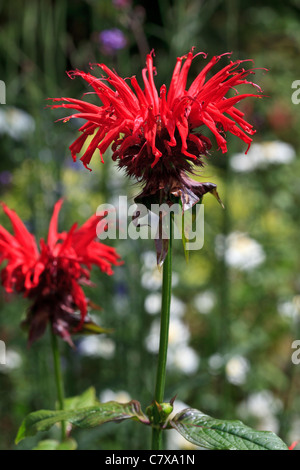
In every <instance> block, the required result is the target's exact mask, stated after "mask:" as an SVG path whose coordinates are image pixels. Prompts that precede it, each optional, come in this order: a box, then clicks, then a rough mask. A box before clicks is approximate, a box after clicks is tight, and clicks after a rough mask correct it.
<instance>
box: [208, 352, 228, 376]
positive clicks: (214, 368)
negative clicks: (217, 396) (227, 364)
mask: <svg viewBox="0 0 300 470" xmlns="http://www.w3.org/2000/svg"><path fill="white" fill-rule="evenodd" d="M208 365H209V368H210V369H211V372H212V373H214V372H218V371H219V370H220V369H221V367H223V365H224V357H223V356H221V354H219V353H215V354H213V355H212V356H210V358H209V359H208Z"/></svg>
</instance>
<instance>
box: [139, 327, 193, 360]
mask: <svg viewBox="0 0 300 470" xmlns="http://www.w3.org/2000/svg"><path fill="white" fill-rule="evenodd" d="M159 333H160V321H159V320H154V321H153V323H152V325H151V328H150V332H149V334H148V336H147V337H146V340H145V341H146V344H145V345H146V349H147V350H148V351H149V352H151V353H154V354H156V353H157V352H158V349H159ZM189 339H190V332H189V329H188V327H187V325H186V324H185V323H183V322H182V321H181V320H180V319H179V318H173V319H171V320H170V328H169V348H170V349H171V348H175V347H178V346H179V345H180V344H186V342H187V341H188V340H189Z"/></svg>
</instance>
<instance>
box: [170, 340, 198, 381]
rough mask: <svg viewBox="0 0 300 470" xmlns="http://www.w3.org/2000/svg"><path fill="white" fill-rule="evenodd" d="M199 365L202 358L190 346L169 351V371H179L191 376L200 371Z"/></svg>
mask: <svg viewBox="0 0 300 470" xmlns="http://www.w3.org/2000/svg"><path fill="white" fill-rule="evenodd" d="M199 364H200V357H199V355H198V354H197V353H196V351H195V350H194V349H193V348H191V347H190V346H187V345H183V346H179V347H177V348H174V350H172V349H170V350H169V353H168V359H167V367H168V368H169V369H177V370H180V371H181V372H184V373H185V374H187V375H190V374H194V373H195V372H196V371H197V370H198V367H199Z"/></svg>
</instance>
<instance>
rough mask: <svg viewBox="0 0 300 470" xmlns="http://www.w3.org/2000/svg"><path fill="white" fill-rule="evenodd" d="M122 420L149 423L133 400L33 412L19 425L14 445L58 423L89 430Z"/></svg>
mask: <svg viewBox="0 0 300 470" xmlns="http://www.w3.org/2000/svg"><path fill="white" fill-rule="evenodd" d="M124 419H136V420H138V421H141V422H143V423H146V424H148V423H149V420H148V418H147V417H146V416H145V415H144V414H143V413H142V411H141V406H140V403H139V402H137V401H135V400H132V401H130V402H128V403H117V402H115V401H110V402H107V403H99V405H97V406H89V407H86V408H81V409H71V410H64V411H49V410H40V411H35V412H33V413H30V414H29V415H28V416H27V417H26V418H25V419H24V421H23V423H22V424H21V426H20V429H19V431H18V435H17V437H16V444H18V443H19V442H20V441H21V440H22V439H24V438H25V437H28V436H34V435H35V434H36V433H37V432H40V431H48V429H50V428H51V427H52V426H53V425H54V424H56V423H57V422H60V421H68V422H70V423H72V424H73V425H74V426H78V427H80V428H91V427H95V426H100V425H101V424H104V423H108V422H109V421H115V422H120V421H123V420H124Z"/></svg>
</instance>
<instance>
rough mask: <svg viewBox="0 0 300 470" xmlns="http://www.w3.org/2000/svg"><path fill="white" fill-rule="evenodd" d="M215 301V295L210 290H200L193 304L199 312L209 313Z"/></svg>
mask: <svg viewBox="0 0 300 470" xmlns="http://www.w3.org/2000/svg"><path fill="white" fill-rule="evenodd" d="M215 303H216V296H215V294H214V293H213V292H211V291H208V290H207V291H205V292H201V293H200V294H198V295H196V297H195V300H194V304H195V307H196V309H197V310H198V312H199V313H203V314H207V313H210V312H211V310H212V309H213V308H214V306H215Z"/></svg>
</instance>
